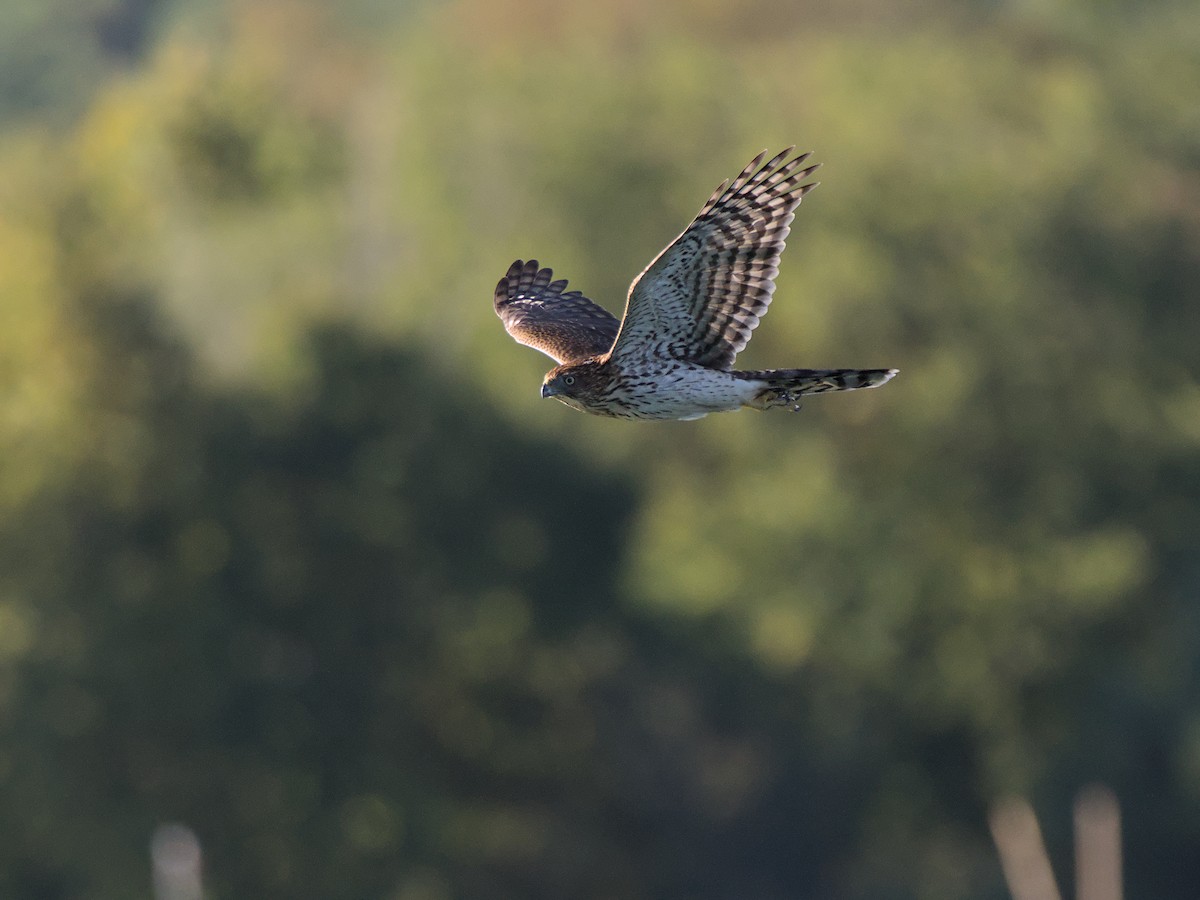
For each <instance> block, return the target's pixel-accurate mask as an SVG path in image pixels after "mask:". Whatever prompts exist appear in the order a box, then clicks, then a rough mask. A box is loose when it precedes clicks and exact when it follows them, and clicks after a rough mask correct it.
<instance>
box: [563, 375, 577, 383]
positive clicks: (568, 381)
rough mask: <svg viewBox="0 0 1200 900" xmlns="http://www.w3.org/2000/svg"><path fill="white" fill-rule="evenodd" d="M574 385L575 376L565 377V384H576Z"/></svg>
mask: <svg viewBox="0 0 1200 900" xmlns="http://www.w3.org/2000/svg"><path fill="white" fill-rule="evenodd" d="M574 383H575V376H574V375H566V376H564V377H563V384H574Z"/></svg>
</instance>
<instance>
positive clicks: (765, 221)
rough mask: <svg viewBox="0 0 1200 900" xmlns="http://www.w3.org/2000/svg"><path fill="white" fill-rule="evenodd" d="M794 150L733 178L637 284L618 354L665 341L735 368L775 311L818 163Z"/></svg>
mask: <svg viewBox="0 0 1200 900" xmlns="http://www.w3.org/2000/svg"><path fill="white" fill-rule="evenodd" d="M794 149H795V148H794V147H789V148H788V149H787V150H784V151H783V152H782V153H780V154H779V155H778V156H776V157H774V158H773V159H771V160H770V161H769V162H767V163H766V164H763V158H764V157H765V156H766V155H767V154H766V152H765V151H764V152H763V153H760V154H759V155H758V156H756V157H755V158H754V159H753V161H751V163H750V165H748V166H746V168H745V169H743V170H742V173H741V174H740V175H738V177H737V178H735V179H734V181H733V183H732V184H730V183H729V182H724V183H722V184H721V186H720V187H718V188H717V190H716V192H715V193H714V194H713V195H712V197H710V198H709V200H708V202H707V203H705V204H704V208H703V209H701V210H700V214H699V215H698V216H696V219H695V221H693V222H692V224H691V225H689V226H688V227H687V229H686V230H685V231H684V232H683V234H681V235H680V236H679V237H678V238H676V239H675V241H674V243H672V244H671V245H670V246H668V247H667V248H666V249H665V250H663V252H662V253H660V254H659V255H658V257H657V258H656V259H655V260H654V261H653V262H652V263H650V265H649V266H648V267H647V268H646V270H645V271H644V272H642V274H641V275H639V276H638V277H637V279H635V280H634V282H633V285H632V286H631V287H630V289H629V299H628V300H627V301H626V304H625V317H624V319H623V320H622V322H621V331H620V334H619V335H618V337H617V339H616V341H615V343H614V345H613V349H612V356H613V358H614V359H620V358H621V357H622V356H637V355H640V354H641V353H643V352H645V349H646V347H648V346H649V345H650V344H652V343H658V342H664V341H665V346H666V351H667V353H669V354H670V355H671V356H674V357H676V358H678V359H685V360H688V361H690V362H695V363H699V364H701V365H705V366H710V367H712V368H718V369H728V368H729V367H730V366H732V365H733V360H734V358H735V357H736V356H737V355H738V353H740V352H741V351H742V349H744V348H745V346H746V344H747V343H748V342H749V341H750V333H751V332H752V331H754V328H755V327H756V326H757V325H758V322H759V319H760V318H761V317H762V316H763V315H764V314H765V313H766V311H767V307H768V306H769V305H770V303H771V295H772V294H773V293H774V292H775V276H776V275H778V274H779V254H780V253H782V252H783V245H784V241H785V240H786V239H787V236H788V232H789V231H790V230H791V229H790V226H791V223H792V219H793V218H794V211H795V209H796V207H797V206H798V205H799V204H800V200H801V198H802V197H803V196H804V195H805V194H806V193H808V192H809V191H810V190H812V189H813V188H814V187H816V186H817V185H816V183H815V182H810V183H808V184H801V183H800V182H801V181H803V180H804V179H805V178H807V177H808V176H810V175H811V174H812V173H813V172H814V171H816V169H817V168H818V167H817V166H809V167H808V168H804V169H801V168H800V165H801V164H802V163H803V162H804V161H805V160H806V159H808V157H809V156H810V155H811V154H808V153H804V154H801V155H800V156H796V157H794V158H792V159H791V160H790V161H789V160H788V159H787V158H788V156H789V155H791V153H792V151H793V150H794Z"/></svg>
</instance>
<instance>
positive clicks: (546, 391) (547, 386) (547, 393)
mask: <svg viewBox="0 0 1200 900" xmlns="http://www.w3.org/2000/svg"><path fill="white" fill-rule="evenodd" d="M557 393H559V390H558V388H557V387H555V386H554V385H553V384H551V383H550V382H549V381H546V382H543V384H542V399H543V400H545V399H546V398H547V397H553V396H554V395H555V394H557Z"/></svg>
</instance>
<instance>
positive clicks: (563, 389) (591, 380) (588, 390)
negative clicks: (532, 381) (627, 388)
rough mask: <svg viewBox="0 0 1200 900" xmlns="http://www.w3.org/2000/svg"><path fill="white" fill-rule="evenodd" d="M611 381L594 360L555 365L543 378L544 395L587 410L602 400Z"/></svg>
mask: <svg viewBox="0 0 1200 900" xmlns="http://www.w3.org/2000/svg"><path fill="white" fill-rule="evenodd" d="M610 381H611V378H610V377H609V376H607V375H606V374H605V373H604V372H603V370H601V368H600V366H599V365H598V364H597V363H596V362H595V361H594V360H588V361H587V362H583V363H577V364H574V365H569V364H568V365H562V366H555V367H554V368H553V369H551V370H550V371H549V372H547V373H546V377H545V378H544V379H543V380H542V396H543V397H553V398H554V399H555V400H558V401H560V402H562V403H565V404H567V406H571V407H574V408H575V409H579V410H583V411H585V412H586V411H587V410H588V409H589V408H590V407H592V406H595V405H598V404H600V403H601V402H602V399H603V397H604V394H605V390H606V388H607V387H608V386H609V382H610Z"/></svg>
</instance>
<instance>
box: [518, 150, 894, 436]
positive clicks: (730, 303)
mask: <svg viewBox="0 0 1200 900" xmlns="http://www.w3.org/2000/svg"><path fill="white" fill-rule="evenodd" d="M792 149H793V148H788V149H787V150H785V151H784V152H782V153H780V154H779V155H777V156H775V157H774V158H773V159H771V160H769V161H768V162H766V163H765V164H764V163H763V159H764V157H765V156H766V153H765V152H764V153H760V154H759V155H758V156H757V157H755V158H754V159H753V160H752V161H751V163H750V165H748V166H747V167H746V168H745V169H743V170H742V172H741V174H740V175H738V177H737V178H735V179H734V180H733V183H732V184H730V183H728V182H726V183H724V184H722V185H721V186H720V187H718V188H717V190H716V192H714V193H713V195H712V197H710V198H709V200H708V202H707V203H706V204H704V207H703V209H701V210H700V213H699V215H697V216H696V219H695V220H694V221H693V222H692V224H691V225H689V226H688V227H687V229H685V230H684V232H683V233H682V234H681V235H680V236H679V237H678V238H676V239H675V240H674V241H673V242H672V243H671V244H670V245H669V246H668V247H667V248H666V249H665V250H663V251H662V253H660V254H659V255H658V256H657V257H656V258H655V259H654V261H653V262H651V263H650V265H649V266H647V267H646V270H645V271H643V272H642V274H641V275H639V276H638V277H637V278H636V279H634V282H633V284H632V285H631V287H630V289H629V297H628V299H627V300H626V304H625V315H624V317H623V318H622V319H621V320H620V322H618V321H617V319H616V318H615V317H613V316H612V315H611V314H610V313H608V312H607V311H606V310H604V309H603V308H601V307H600V306H597V305H596V304H595V303H593V302H592V301H591V300H589V299H587V298H586V297H584V296H583V294H581V293H580V292H579V291H567V290H566V286H567V282H566V281H565V280H560V281H553V280H552V278H553V273H552V272H551V270H550V269H543V268H540V267H539V266H538V263H537V260H529V261H528V262H525V261H522V260H517V261H516V262H514V263H513V264H512V266H510V267H509V270H508V272H507V273H506V274H505V276H504V277H503V278H502V279H500V283H499V284H498V285H497V286H496V296H495V301H494V305H495V309H496V313H497V315H499V316H500V318H501V320H503V322H504V327H505V329H507V331H508V333H509V334H511V335H512V336H513V337H514V338H516V340H517V341H519V342H520V343H522V344H526V345H527V346H530V347H534V348H536V349H538V350H541V351H542V352H543V353H545V354H547V355H548V356H550V357H552V358H553V359H554V360H556V361H557V362H558V363H559V365H557V366H555V368H553V369H551V370H550V372H548V373H547V374H546V378H545V380H544V382H543V384H542V396H543V397H554V398H555V399H557V400H560V401H562V402H563V403H566V404H567V405H568V406H573V407H575V408H576V409H580V410H583V411H584V412H590V413H593V414H596V415H602V416H616V417H619V418H640V419H698V418H700V417H701V416H705V415H707V414H708V413H710V412H718V411H721V410H730V409H738V408H740V407H743V406H749V407H752V408H754V409H768V408H771V407H777V406H778V407H787V408H791V409H799V402H800V397H801V396H803V395H804V394H815V393H821V392H824V391H849V390H855V389H858V388H866V387H875V386H877V385H880V384H883V383H884V382H886V381H888V380H889V379H890V378H891V377H892V376H893V375H895V374H896V370H895V369H771V370H765V371H755V372H739V371H733V370H732V366H733V362H734V359H735V358H736V357H737V354H738V353H739V352H741V351H742V350H743V349H744V348H745V346H746V344H747V343H748V342H749V340H750V335H751V332H753V331H754V329H755V327H756V326H757V325H758V323H759V320H760V319H761V318H762V316H763V315H764V314H765V313H766V311H767V307H768V306H769V305H770V303H771V295H772V294H773V293H774V292H775V276H776V275H778V274H779V255H780V253H782V252H783V247H784V241H785V240H786V239H787V235H788V231H789V226H790V225H791V222H792V219H793V217H794V211H795V209H796V207H797V206H798V205H799V204H800V201H801V199H802V198H803V197H804V195H805V194H806V193H808V192H809V191H810V190H812V189H813V188H814V187H816V182H807V183H804V179H806V178H808V177H809V176H810V175H812V173H813V172H814V171H816V169H817V166H815V165H814V166H809V167H807V168H800V166H801V164H802V163H804V162H805V161H806V160H807V159H808V157H809V154H807V153H804V154H801V155H799V156H795V157H792V158H791V159H790V160H788V156H789V155H790V154H791V152H792Z"/></svg>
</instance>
